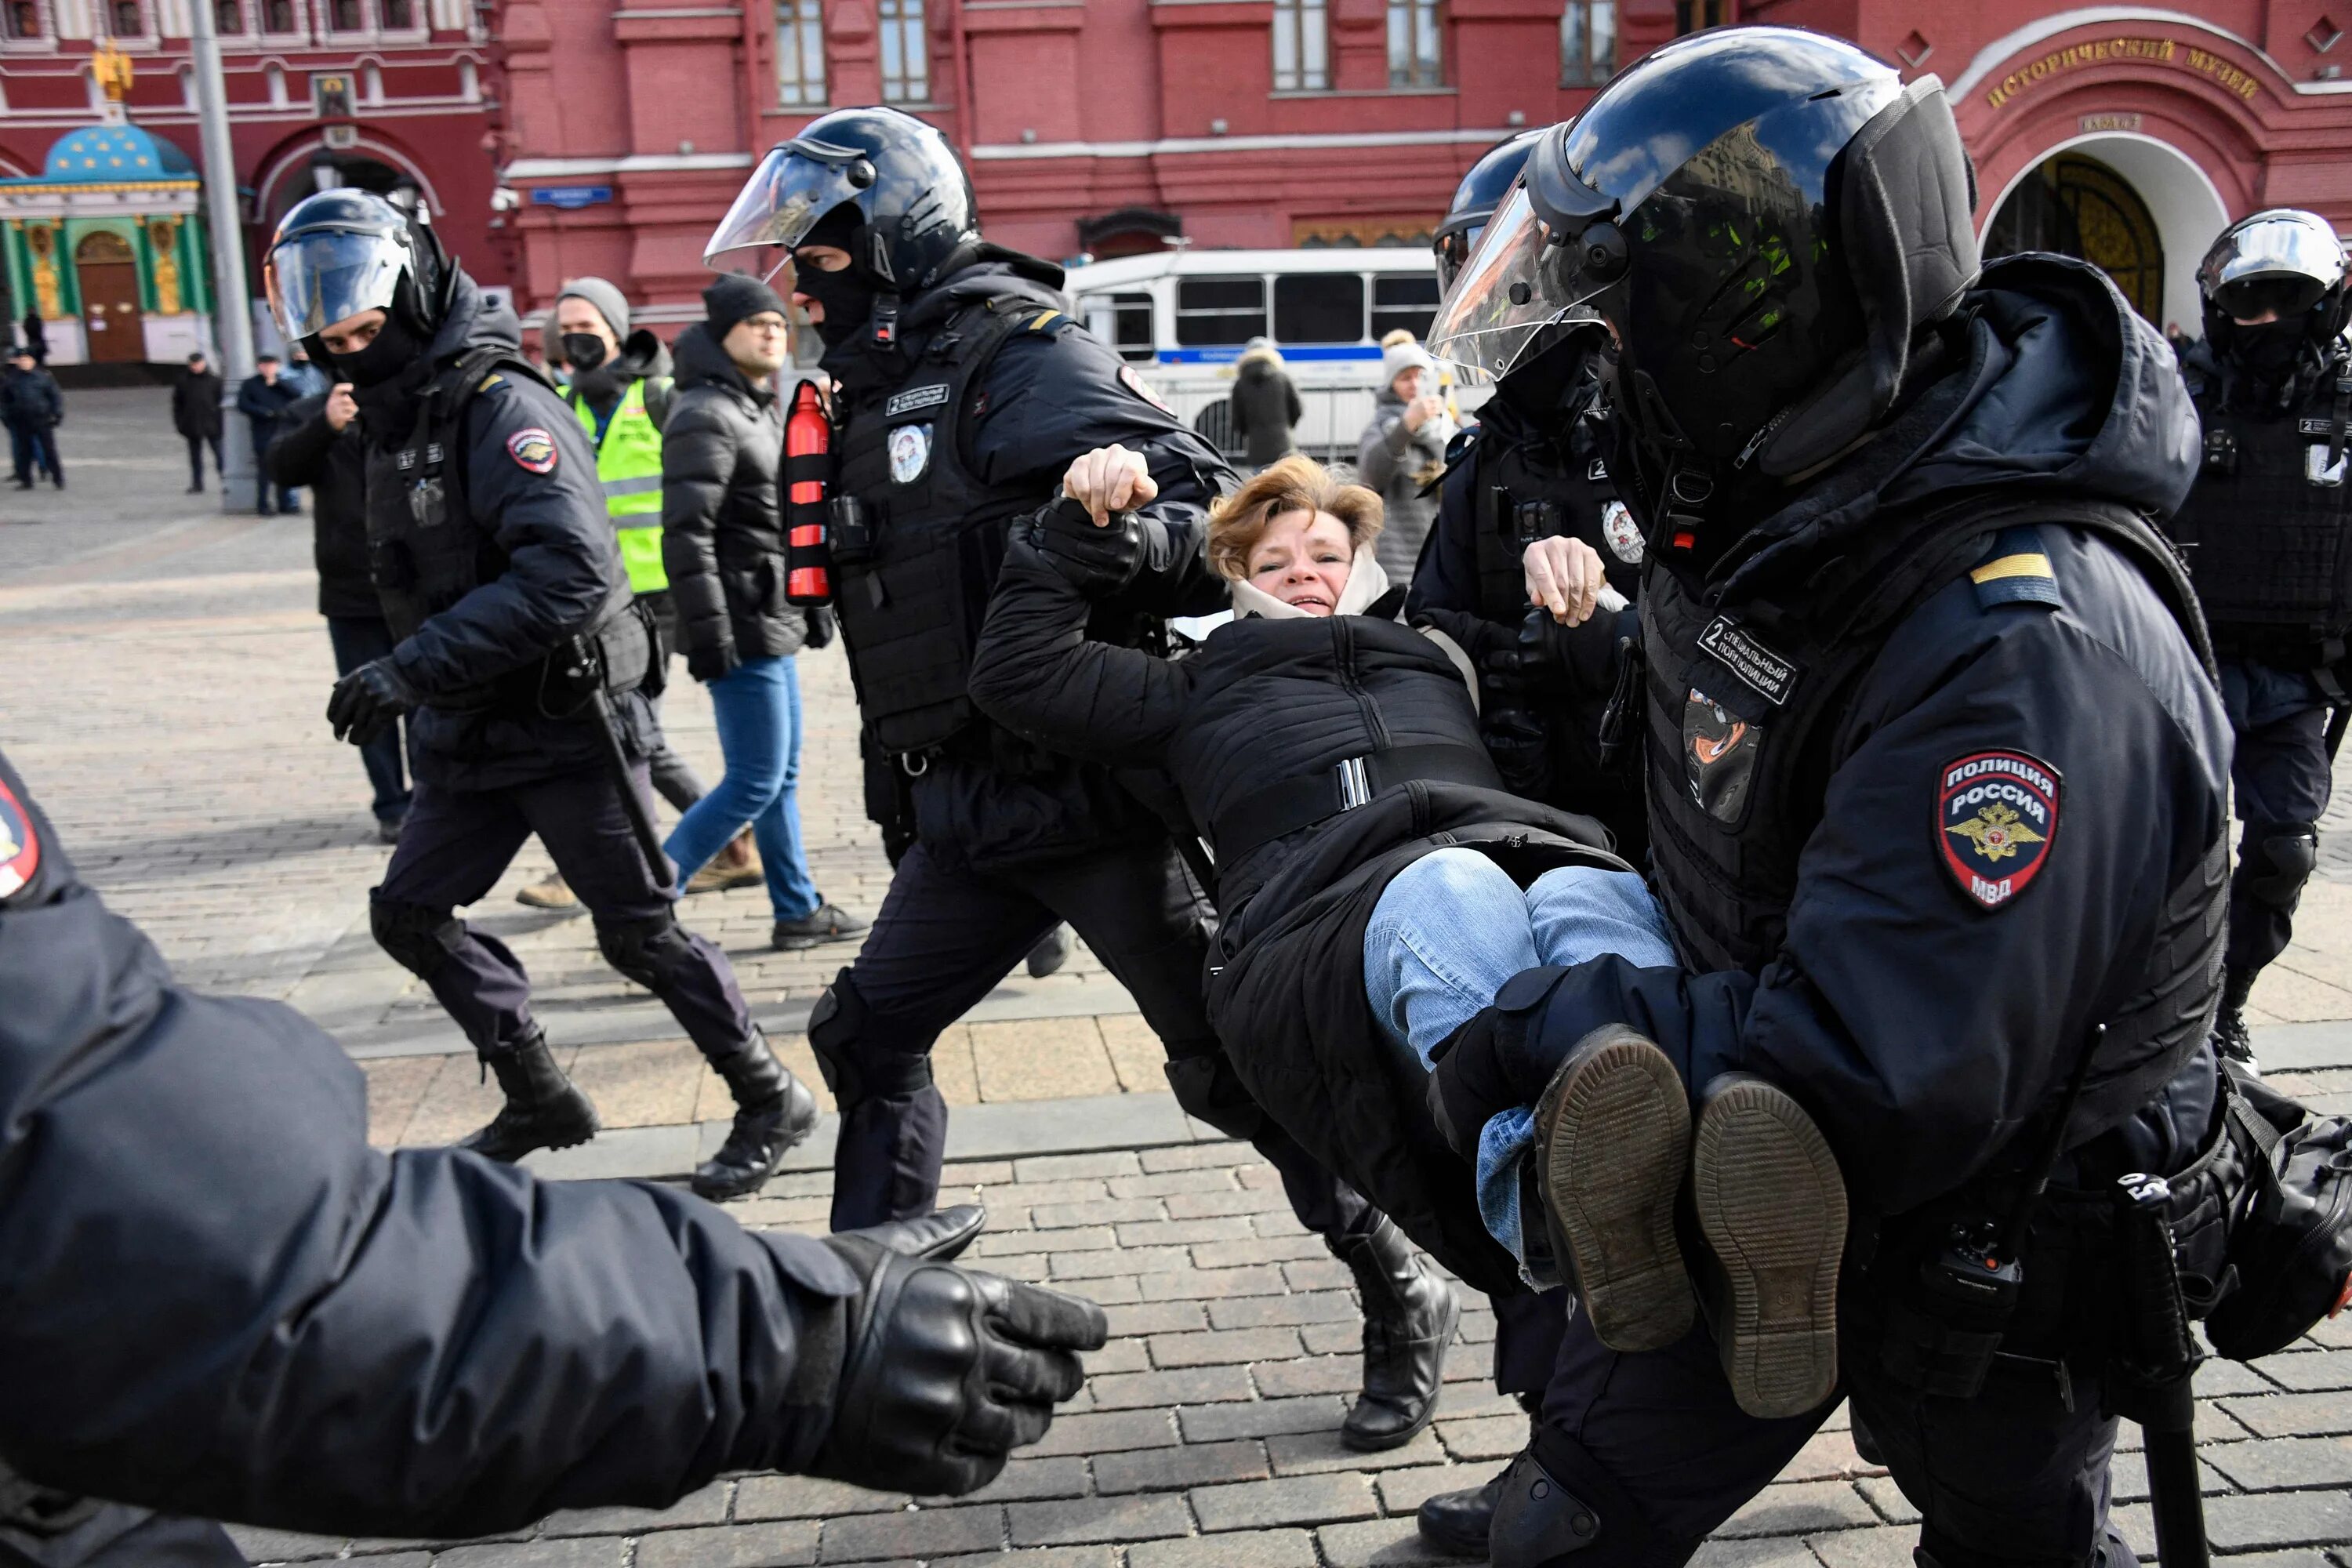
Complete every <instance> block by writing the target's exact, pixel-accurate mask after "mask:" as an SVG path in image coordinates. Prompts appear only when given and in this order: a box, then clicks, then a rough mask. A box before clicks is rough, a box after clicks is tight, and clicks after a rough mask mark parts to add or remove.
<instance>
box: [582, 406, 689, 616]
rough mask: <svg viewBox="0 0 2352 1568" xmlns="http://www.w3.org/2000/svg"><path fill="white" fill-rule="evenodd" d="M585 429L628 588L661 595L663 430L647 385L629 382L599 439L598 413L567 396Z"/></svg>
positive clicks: (664, 577) (666, 580) (663, 582)
mask: <svg viewBox="0 0 2352 1568" xmlns="http://www.w3.org/2000/svg"><path fill="white" fill-rule="evenodd" d="M565 397H566V398H568V399H569V400H570V402H571V404H572V413H573V414H575V415H577V416H579V419H580V427H581V428H582V429H583V430H585V431H586V432H587V433H588V439H589V440H590V441H592V442H594V443H595V447H596V479H597V481H598V482H599V483H600V484H602V485H603V486H604V510H605V511H606V512H607V513H608V514H609V515H610V516H611V517H612V519H613V529H614V534H615V536H616V537H617V538H618V539H619V540H620V543H621V563H622V564H623V565H624V566H626V567H627V568H628V571H629V586H630V588H631V589H632V590H634V591H635V592H636V593H639V594H656V593H659V592H661V591H662V590H663V589H665V588H667V587H668V586H669V574H667V572H665V571H663V570H662V552H661V536H662V528H661V510H662V493H661V492H662V434H661V428H660V426H656V424H655V423H654V419H653V415H652V414H651V413H650V412H649V411H648V410H647V409H646V384H645V382H644V381H643V380H642V379H640V380H636V381H632V382H631V383H629V390H628V391H627V392H625V393H624V394H622V395H621V405H620V406H619V407H618V408H615V409H614V410H613V417H612V418H611V419H610V420H608V421H606V422H605V425H604V439H603V440H602V441H597V440H596V411H595V410H594V409H593V408H591V407H589V406H588V400H587V399H586V398H584V397H583V396H581V395H579V394H578V393H577V392H568V393H566V394H565Z"/></svg>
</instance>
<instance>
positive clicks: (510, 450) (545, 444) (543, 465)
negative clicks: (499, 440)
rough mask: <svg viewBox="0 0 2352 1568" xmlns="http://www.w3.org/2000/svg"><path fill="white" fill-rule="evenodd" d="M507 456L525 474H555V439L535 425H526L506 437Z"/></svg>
mask: <svg viewBox="0 0 2352 1568" xmlns="http://www.w3.org/2000/svg"><path fill="white" fill-rule="evenodd" d="M507 456H508V457H509V458H513V459H514V460H515V467H517V468H521V469H523V470H524V471H525V472H527V473H533V474H551V473H553V472H555V460H556V451H555V437H552V436H551V435H549V434H548V433H547V432H546V431H544V430H542V429H541V428H540V427H539V426H536V425H528V426H524V427H523V428H521V429H520V430H518V431H516V432H515V433H514V434H513V435H511V436H509V437H507Z"/></svg>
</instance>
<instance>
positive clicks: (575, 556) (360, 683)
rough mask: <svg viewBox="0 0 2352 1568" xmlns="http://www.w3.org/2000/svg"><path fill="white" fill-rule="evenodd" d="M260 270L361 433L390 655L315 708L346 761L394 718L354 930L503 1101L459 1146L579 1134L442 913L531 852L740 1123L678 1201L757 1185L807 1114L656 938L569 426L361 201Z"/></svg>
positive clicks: (433, 270) (627, 713) (593, 506)
mask: <svg viewBox="0 0 2352 1568" xmlns="http://www.w3.org/2000/svg"><path fill="white" fill-rule="evenodd" d="M268 278H269V289H270V300H271V302H272V305H273V306H274V308H275V309H276V310H277V312H278V320H279V322H280V324H281V325H282V326H283V327H284V329H285V331H286V335H287V337H288V338H289V340H297V339H307V340H310V345H311V348H312V350H313V352H314V353H315V354H316V355H317V356H318V357H320V359H321V360H322V361H326V360H327V359H328V356H331V363H333V364H334V365H335V366H336V369H337V372H338V374H341V376H342V378H343V379H345V380H347V381H349V382H351V383H352V386H353V387H354V388H355V391H354V393H353V395H354V396H355V397H356V398H357V399H358V402H359V405H360V417H361V420H362V425H363V426H364V428H365V431H366V437H367V455H368V457H367V506H368V550H369V563H370V571H371V573H372V574H373V577H374V580H375V585H376V591H377V594H378V595H379V596H380V597H381V598H382V599H383V607H384V618H385V620H386V621H387V622H388V623H389V624H390V626H391V628H392V633H393V636H394V638H395V639H397V646H396V647H394V649H393V651H392V653H391V654H390V655H389V656H388V657H386V658H380V659H377V660H374V661H373V662H372V663H369V664H365V665H362V666H361V667H360V668H357V669H355V670H353V671H352V673H351V674H349V675H347V676H345V677H344V678H343V679H341V680H340V681H338V682H337V683H336V685H335V689H334V695H333V697H332V699H331V701H330V702H329V704H328V710H327V712H328V718H329V721H331V723H332V724H333V725H334V727H335V732H336V734H337V736H338V737H339V738H340V737H347V738H349V739H351V740H352V742H355V743H358V742H365V741H366V739H367V738H368V737H369V736H371V735H373V734H374V733H375V732H376V731H379V730H381V729H382V728H383V726H384V725H386V724H388V723H390V722H391V721H393V719H394V717H395V716H397V715H399V714H402V713H409V712H412V711H413V713H414V717H413V718H412V719H411V720H410V731H409V733H410V737H411V747H412V754H413V755H414V757H415V768H416V774H417V791H416V799H415V804H414V805H412V806H411V808H410V810H409V814H408V819H407V822H406V824H405V825H404V826H403V828H402V830H401V836H400V841H399V843H398V845H397V846H396V847H394V850H393V855H392V863H391V865H390V866H389V867H387V868H385V871H384V877H383V883H382V884H381V885H380V886H378V887H376V888H375V889H373V891H372V892H371V893H370V895H369V904H368V915H369V921H370V923H371V925H372V926H373V930H374V932H375V938H376V941H377V942H379V943H380V944H382V946H383V950H384V951H385V952H388V953H390V954H391V955H392V957H393V958H394V960H395V961H397V962H398V963H401V964H402V965H404V967H406V968H407V969H409V970H410V971H412V972H413V973H415V974H416V975H417V976H419V977H420V978H421V979H423V980H424V981H425V984H426V985H428V986H429V987H431V988H432V991H433V994H434V996H435V997H436V999H437V1000H438V1001H439V1002H440V1004H441V1005H442V1006H444V1007H446V1009H448V1011H449V1015H450V1016H451V1017H453V1018H454V1019H456V1020H457V1024H458V1026H459V1027H461V1028H462V1029H464V1030H465V1032H466V1036H467V1038H468V1039H469V1040H471V1041H472V1042H473V1045H474V1049H475V1050H476V1052H477V1053H478V1054H479V1056H480V1058H481V1059H482V1061H483V1062H484V1063H485V1064H486V1065H487V1066H488V1068H489V1070H490V1071H491V1072H493V1073H495V1074H496V1075H497V1077H498V1080H499V1088H500V1089H501V1090H503V1091H504V1093H505V1095H506V1105H505V1107H504V1109H502V1110H500V1111H499V1114H498V1116H497V1117H496V1119H494V1120H493V1121H490V1123H489V1124H488V1126H486V1127H483V1128H482V1129H481V1130H479V1131H477V1132H475V1133H473V1134H472V1135H470V1136H469V1137H467V1139H466V1140H465V1141H464V1142H463V1143H462V1144H461V1147H464V1148H468V1149H472V1150H475V1151H477V1152H480V1153H482V1154H485V1155H487V1156H488V1157H489V1158H492V1159H496V1160H515V1159H520V1157H521V1156H522V1155H524V1154H525V1153H528V1152H530V1151H531V1150H533V1149H544V1148H561V1147H563V1146H564V1145H566V1144H572V1143H578V1142H583V1141H584V1140H586V1139H588V1138H591V1137H593V1136H594V1134H595V1131H596V1112H595V1109H594V1107H593V1106H592V1105H591V1104H590V1103H589V1101H588V1098H587V1097H586V1096H585V1095H583V1094H582V1093H581V1092H580V1091H579V1089H576V1088H575V1087H573V1085H572V1082H571V1080H570V1079H567V1078H566V1077H565V1075H564V1073H563V1069H562V1068H561V1067H559V1066H558V1065H557V1064H556V1061H555V1058H554V1056H553V1054H552V1053H551V1050H550V1048H549V1047H548V1042H547V1036H546V1033H545V1031H544V1030H542V1029H541V1026H540V1025H539V1023H538V1021H537V1020H536V1019H534V1018H533V1017H532V1016H531V1012H530V983H529V980H528V979H527V977H526V976H525V975H524V973H523V970H522V965H521V964H520V963H517V962H516V960H515V957H514V954H513V953H511V952H509V951H508V950H507V948H506V946H505V944H504V943H502V942H499V940H498V939H497V938H496V937H493V936H489V935H488V934H486V933H484V932H481V931H476V930H474V929H472V928H471V927H469V926H467V924H465V922H463V921H459V920H458V919H457V918H456V916H455V915H454V914H453V913H452V912H451V911H452V910H453V909H454V908H455V907H456V906H457V905H460V904H469V903H472V902H473V901H474V900H477V899H479V898H480V897H482V895H483V894H485V893H487V892H488V891H489V889H490V887H491V884H492V883H494V882H495V881H496V880H497V879H498V878H499V873H500V872H502V871H504V870H505V869H506V868H507V865H508V863H509V861H510V860H511V859H512V858H513V857H514V854H515V851H516V850H517V849H519V848H520V847H521V845H522V842H523V840H524V838H525V837H528V836H529V835H530V834H532V833H537V834H538V835H539V837H540V840H541V843H543V844H545V845H546V846H547V848H548V852H549V854H550V855H551V856H552V857H553V858H554V860H555V865H556V869H557V870H558V871H560V872H562V875H563V878H564V880H565V881H566V882H567V883H568V884H569V885H570V886H571V887H572V889H573V890H574V891H575V892H576V893H578V895H579V896H580V899H581V900H582V901H583V902H584V903H585V904H586V905H587V906H588V908H589V910H590V913H591V914H592V915H593V918H594V921H595V927H596V944H597V946H598V948H599V949H600V950H602V952H604V957H605V960H606V962H608V963H611V964H612V965H613V967H614V968H615V969H617V970H619V971H620V972H621V973H623V974H625V975H626V976H628V977H629V978H630V979H631V980H634V981H635V982H636V983H637V984H640V985H643V986H645V987H646V989H647V990H649V991H651V992H653V993H654V994H655V995H656V996H658V997H660V998H661V999H662V1001H663V1002H664V1003H665V1004H666V1005H667V1006H668V1007H669V1009H670V1011H671V1013H672V1014H673V1015H675V1016H676V1017H677V1020H678V1022H679V1024H680V1025H681V1026H683V1027H684V1028H685V1030H686V1033H687V1034H688V1037H691V1038H692V1039H693V1041H694V1043H695V1044H696V1046H697V1047H699V1048H700V1049H701V1051H702V1054H703V1055H704V1057H705V1058H708V1059H709V1062H710V1065H711V1066H712V1067H713V1068H716V1069H717V1070H718V1072H719V1076H720V1077H721V1078H722V1079H725V1080H726V1082H727V1086H728V1088H729V1089H730V1090H731V1091H732V1092H733V1094H734V1097H735V1103H736V1116H735V1124H734V1127H733V1128H732V1129H731V1130H730V1132H729V1134H728V1138H727V1142H726V1144H725V1146H724V1147H722V1148H721V1149H720V1150H719V1152H718V1153H716V1154H715V1155H713V1156H712V1157H711V1158H710V1159H709V1160H708V1161H705V1162H704V1163H702V1165H701V1166H699V1167H698V1169H697V1170H696V1171H695V1173H694V1185H695V1190H696V1191H697V1192H698V1193H700V1194H704V1195H706V1196H709V1197H733V1196H738V1195H740V1194H743V1193H747V1192H751V1191H755V1190H757V1188H758V1187H759V1186H760V1184H761V1183H763V1182H764V1181H766V1180H767V1178H768V1176H769V1175H770V1174H771V1173H772V1172H773V1171H774V1169H775V1167H776V1163H777V1162H778V1161H779V1160H780V1159H782V1156H783V1153H784V1151H785V1150H787V1149H789V1148H790V1147H791V1146H792V1145H793V1143H795V1142H799V1141H800V1140H801V1139H802V1138H804V1137H806V1136H807V1135H808V1133H809V1131H811V1130H812V1129H813V1128H814V1126H815V1123H816V1102H815V1099H814V1096H813V1095H811V1094H810V1093H809V1091H808V1089H806V1088H805V1087H803V1085H802V1084H801V1083H800V1082H799V1081H798V1080H797V1079H794V1078H793V1075H792V1073H791V1072H790V1071H789V1070H788V1069H787V1068H785V1067H784V1066H783V1064H782V1062H780V1061H779V1060H777V1058H776V1056H775V1053H774V1052H772V1050H770V1049H769V1047H768V1043H767V1041H766V1039H765V1038H763V1037H761V1033H760V1031H759V1028H758V1027H757V1026H755V1025H754V1024H753V1023H752V1022H751V1013H750V1011H749V1009H748V1008H747V1007H746V1006H745V1005H744V1002H743V995H742V993H741V992H740V990H739V989H738V988H737V986H736V984H735V975H734V972H733V971H732V970H731V969H730V968H729V967H728V963H727V959H726V956H725V954H723V953H721V952H719V949H718V948H716V947H715V946H713V945H712V944H711V943H710V942H708V941H706V940H705V939H703V938H702V937H699V936H697V935H695V934H694V933H692V932H690V931H687V930H686V929H685V928H683V927H682V926H680V925H679V924H678V922H677V913H676V910H675V905H676V902H677V888H676V886H675V883H676V878H675V876H674V875H673V870H672V868H671V867H670V865H669V863H668V860H667V858H665V857H663V856H662V855H661V854H660V852H659V848H658V844H657V841H655V840H654V839H653V836H652V833H651V830H650V827H649V826H646V825H647V823H648V822H649V816H648V812H649V808H648V807H647V805H646V795H645V791H646V779H645V773H646V766H645V763H644V759H645V757H646V755H647V754H648V752H650V750H651V749H652V747H653V745H654V744H655V743H656V736H657V733H658V731H657V730H656V725H655V722H654V718H653V710H652V707H651V700H650V693H649V692H648V690H647V682H648V681H649V680H650V681H652V682H653V683H654V684H655V685H656V687H657V686H658V683H659V680H660V660H659V658H658V657H656V654H655V652H654V647H655V643H654V638H653V636H652V630H651V626H650V620H649V617H648V616H647V615H646V612H644V611H643V610H642V609H640V608H639V607H638V606H637V605H636V604H635V601H634V600H633V598H632V595H631V594H630V591H629V580H628V577H627V574H625V572H624V571H623V568H622V561H621V556H620V552H619V551H618V549H617V548H616V546H615V545H614V531H613V527H612V523H611V521H610V520H609V519H608V518H607V517H606V515H605V509H604V494H603V491H602V489H601V488H600V486H599V483H598V480H597V477H596V460H595V455H594V454H593V452H592V451H591V450H590V449H589V446H588V440H587V437H586V435H585V433H584V432H583V430H582V428H581V426H580V423H579V421H578V420H577V419H576V418H575V417H574V416H573V415H572V410H571V409H570V408H568V407H566V406H565V405H564V403H563V400H562V397H561V396H559V395H557V394H556V392H555V390H554V388H552V387H551V386H550V385H548V384H547V383H546V382H544V381H543V380H541V378H540V376H539V374H538V373H537V372H536V371H535V370H533V369H532V367H531V366H530V364H529V363H527V362H525V361H524V360H522V359H521V358H520V353H519V352H518V350H517V343H518V341H519V337H518V328H517V325H516V323H515V321H514V319H513V314H512V312H510V311H504V310H494V309H492V308H491V307H490V306H488V304H486V302H485V301H484V300H483V297H482V293H481V290H480V289H477V288H476V287H475V286H474V282H473V279H470V278H468V277H467V276H466V274H465V272H464V271H463V270H462V269H460V268H458V266H457V264H456V262H455V261H453V260H451V259H450V258H447V257H446V256H445V255H444V254H443V253H442V250H441V246H440V241H439V239H438V237H436V236H435V235H434V233H433V232H432V230H431V228H430V227H429V226H426V225H425V224H424V223H423V222H422V221H420V220H418V219H415V218H412V217H410V216H408V215H405V214H404V213H402V212H400V211H399V210H397V209H396V208H394V207H393V206H392V205H390V204H388V203H386V202H384V201H383V200H382V199H381V198H379V197H375V196H372V195H366V194H364V193H362V192H357V191H348V190H344V191H329V192H322V193H320V195H315V196H312V197H310V198H309V199H308V200H306V201H304V202H302V203H300V204H299V205H297V206H296V207H295V208H294V209H293V210H292V211H291V212H289V213H288V214H287V215H286V217H285V219H284V220H283V221H282V222H281V223H280V224H279V226H278V237H277V239H276V241H275V243H274V244H273V245H272V247H271V248H270V252H269V267H268Z"/></svg>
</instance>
